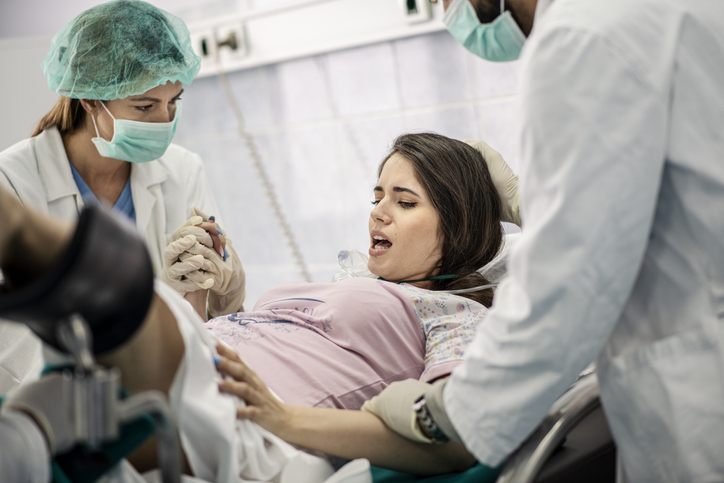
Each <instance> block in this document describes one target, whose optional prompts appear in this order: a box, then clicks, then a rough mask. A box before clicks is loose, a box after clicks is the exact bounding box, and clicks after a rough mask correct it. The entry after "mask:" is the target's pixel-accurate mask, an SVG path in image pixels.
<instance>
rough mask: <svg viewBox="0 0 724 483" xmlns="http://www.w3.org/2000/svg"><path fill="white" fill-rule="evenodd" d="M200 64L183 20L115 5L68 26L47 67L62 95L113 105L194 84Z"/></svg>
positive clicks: (147, 7) (124, 1) (125, 0)
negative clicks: (176, 84) (172, 86)
mask: <svg viewBox="0 0 724 483" xmlns="http://www.w3.org/2000/svg"><path fill="white" fill-rule="evenodd" d="M200 64H201V59H200V58H199V57H198V56H197V55H196V54H194V52H193V50H192V48H191V39H190V38H189V31H188V29H187V28H186V25H185V24H184V23H183V21H182V20H181V19H179V18H176V17H174V16H173V15H171V14H169V13H167V12H164V11H163V10H161V9H159V8H156V7H154V6H153V5H151V4H150V3H147V2H143V1H141V0H112V1H110V2H108V3H103V4H101V5H97V6H95V7H93V8H90V9H88V10H86V11H85V12H83V13H81V14H80V15H78V16H77V17H76V18H74V19H73V20H71V21H70V22H69V23H68V24H67V25H66V26H65V27H63V28H62V29H61V30H60V32H58V33H57V34H56V35H55V37H53V40H52V44H51V46H50V52H48V55H47V56H46V57H45V60H44V61H43V64H42V67H43V72H44V73H45V77H46V78H47V79H48V85H49V86H50V88H51V89H52V90H54V91H55V92H57V93H58V94H60V95H63V96H66V97H70V98H73V99H100V100H112V99H122V98H125V97H128V96H135V95H138V94H143V93H144V92H146V91H148V90H150V89H153V88H154V87H157V86H159V85H162V84H165V83H167V82H169V81H171V82H176V81H181V82H182V83H183V84H187V85H188V84H191V81H192V80H193V78H194V76H195V75H196V74H197V73H198V71H199V68H200Z"/></svg>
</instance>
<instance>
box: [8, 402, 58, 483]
mask: <svg viewBox="0 0 724 483" xmlns="http://www.w3.org/2000/svg"><path fill="white" fill-rule="evenodd" d="M0 474H1V475H2V476H1V477H0V479H2V481H13V482H17V483H46V482H48V481H50V454H49V453H48V447H47V445H46V443H45V438H44V436H43V434H42V433H41V432H40V428H38V426H36V424H35V423H34V422H33V420H32V419H30V417H29V416H27V415H25V414H23V413H20V412H17V411H8V412H4V413H2V414H0Z"/></svg>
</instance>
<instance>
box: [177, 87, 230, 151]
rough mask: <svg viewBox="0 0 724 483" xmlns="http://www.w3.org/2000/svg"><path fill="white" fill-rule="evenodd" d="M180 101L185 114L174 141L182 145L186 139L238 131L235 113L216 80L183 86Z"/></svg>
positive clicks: (180, 121) (182, 116)
mask: <svg viewBox="0 0 724 483" xmlns="http://www.w3.org/2000/svg"><path fill="white" fill-rule="evenodd" d="M181 99H182V101H181V102H183V113H182V114H181V119H180V120H179V125H178V128H177V131H176V137H175V138H174V139H175V141H176V142H178V143H179V144H183V142H184V140H186V139H193V138H195V137H206V136H208V135H219V134H221V133H228V132H233V131H235V130H236V122H235V120H234V114H233V111H232V110H231V107H229V103H228V101H227V99H226V96H224V92H223V90H222V89H221V84H220V83H219V80H218V79H217V78H216V77H206V78H202V79H196V80H195V81H194V82H193V83H192V84H191V85H190V86H184V93H183V95H182V96H181Z"/></svg>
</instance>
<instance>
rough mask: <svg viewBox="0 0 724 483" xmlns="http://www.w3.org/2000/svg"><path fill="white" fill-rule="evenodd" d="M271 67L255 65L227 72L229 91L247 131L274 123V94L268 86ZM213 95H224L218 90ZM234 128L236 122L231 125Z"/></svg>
mask: <svg viewBox="0 0 724 483" xmlns="http://www.w3.org/2000/svg"><path fill="white" fill-rule="evenodd" d="M271 69H272V67H270V66H265V67H257V68H254V69H248V70H242V71H238V72H232V73H230V74H227V77H228V79H229V84H230V85H231V91H232V92H233V93H234V98H235V99H236V102H237V104H238V106H239V109H240V110H241V113H242V115H243V116H244V126H245V128H246V130H248V131H255V130H258V129H260V128H267V127H270V126H273V125H274V124H275V120H274V113H273V104H272V99H273V97H274V96H275V95H276V92H275V91H274V89H273V88H272V87H271V86H270V78H271V77H272V75H271V73H270V70H271ZM214 95H224V93H223V92H222V91H220V90H217V92H216V93H215V94H214ZM232 128H233V129H236V123H234V124H233V125H232Z"/></svg>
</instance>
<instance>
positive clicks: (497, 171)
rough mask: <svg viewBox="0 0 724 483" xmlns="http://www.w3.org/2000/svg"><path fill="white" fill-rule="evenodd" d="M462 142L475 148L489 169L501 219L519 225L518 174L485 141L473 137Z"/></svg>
mask: <svg viewBox="0 0 724 483" xmlns="http://www.w3.org/2000/svg"><path fill="white" fill-rule="evenodd" d="M463 142H465V143H466V144H469V145H470V146H472V147H474V148H475V149H477V150H478V151H479V152H480V154H482V155H483V159H485V164H487V165H488V171H490V176H491V177H492V178H493V184H494V185H495V189H496V190H498V195H499V196H500V201H501V202H502V204H503V206H502V207H501V211H500V217H501V220H502V221H506V222H508V223H514V224H516V225H518V226H521V222H520V213H519V206H520V201H519V194H518V176H516V174H515V173H513V170H512V169H510V166H508V163H506V162H505V160H504V159H503V156H501V155H500V153H499V152H497V151H496V150H494V149H493V148H491V147H490V146H488V145H487V143H485V142H483V141H476V140H474V139H464V140H463Z"/></svg>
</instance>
